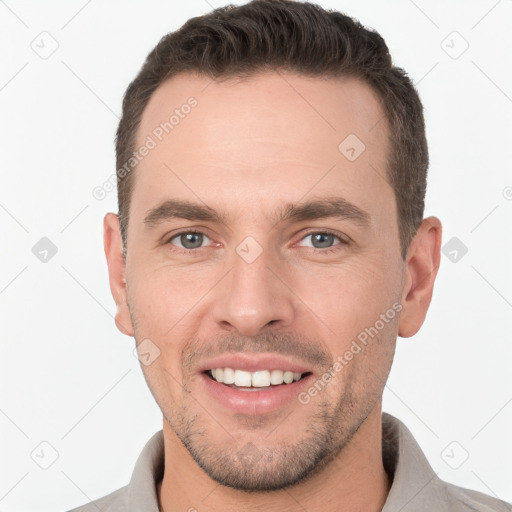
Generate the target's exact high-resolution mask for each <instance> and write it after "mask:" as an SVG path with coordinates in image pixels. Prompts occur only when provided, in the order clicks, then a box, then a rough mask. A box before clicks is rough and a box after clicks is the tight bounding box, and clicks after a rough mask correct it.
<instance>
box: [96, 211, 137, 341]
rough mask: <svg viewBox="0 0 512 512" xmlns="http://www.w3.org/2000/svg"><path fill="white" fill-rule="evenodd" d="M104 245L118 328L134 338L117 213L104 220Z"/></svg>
mask: <svg viewBox="0 0 512 512" xmlns="http://www.w3.org/2000/svg"><path fill="white" fill-rule="evenodd" d="M103 244H104V249H105V256H106V258H107V266H108V275H109V282H110V291H111V293H112V297H114V301H115V303H116V315H115V322H116V326H117V328H118V329H119V330H120V331H121V332H122V333H123V334H126V335H127V336H133V334H134V332H133V326H132V321H131V317H130V310H129V309H128V301H127V295H126V279H125V275H126V261H125V258H124V257H123V246H122V240H121V230H120V228H119V218H118V216H117V215H116V214H115V213H107V214H106V215H105V218H104V219H103Z"/></svg>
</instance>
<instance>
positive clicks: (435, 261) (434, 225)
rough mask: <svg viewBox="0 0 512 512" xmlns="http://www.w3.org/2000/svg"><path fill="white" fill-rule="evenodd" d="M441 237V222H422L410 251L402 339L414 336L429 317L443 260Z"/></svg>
mask: <svg viewBox="0 0 512 512" xmlns="http://www.w3.org/2000/svg"><path fill="white" fill-rule="evenodd" d="M441 238H442V225H441V221H440V220H439V219H438V218H437V217H428V218H426V219H423V222H422V223H421V225H420V227H419V228H418V231H417V232H416V235H415V236H414V237H413V239H412V241H411V244H410V246H409V250H408V251H407V257H406V261H405V270H404V271H405V276H404V285H403V289H402V307H403V309H402V312H401V314H400V323H399V326H398V335H399V336H401V337H402V338H409V337H410V336H414V335H415V334H416V333H417V332H418V331H419V329H420V327H421V326H422V324H423V322H424V320H425V317H426V316H427V310H428V307H429V306H430V301H431V299H432V292H433V290H434V281H435V279H436V276H437V271H438V269H439V264H440V261H441Z"/></svg>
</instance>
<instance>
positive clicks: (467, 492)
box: [444, 482, 512, 512]
mask: <svg viewBox="0 0 512 512" xmlns="http://www.w3.org/2000/svg"><path fill="white" fill-rule="evenodd" d="M444 485H445V490H446V498H447V504H448V505H449V506H450V507H449V508H450V510H452V507H453V510H460V511H461V512H462V511H464V512H466V511H468V512H470V511H471V512H474V511H476V512H512V505H511V504H510V503H507V502H505V501H502V500H500V499H498V498H494V497H493V496H489V495H487V494H484V493H482V492H478V491H474V490H473V489H466V488H465V487H459V486H457V485H454V484H450V483H448V482H444Z"/></svg>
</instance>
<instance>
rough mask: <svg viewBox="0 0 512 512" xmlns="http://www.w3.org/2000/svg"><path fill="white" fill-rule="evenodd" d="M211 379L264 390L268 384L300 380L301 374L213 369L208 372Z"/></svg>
mask: <svg viewBox="0 0 512 512" xmlns="http://www.w3.org/2000/svg"><path fill="white" fill-rule="evenodd" d="M210 371H211V373H212V377H213V378H214V379H215V380H216V381H217V382H223V383H224V384H234V385H235V386H244V387H251V386H252V387H255V388H264V387H267V386H270V384H274V385H278V384H283V382H284V383H286V384H290V383H291V382H293V381H297V380H299V379H300V378H301V376H302V374H301V373H296V372H290V371H283V370H260V371H257V372H246V371H244V370H233V369H232V368H214V369H213V370H210Z"/></svg>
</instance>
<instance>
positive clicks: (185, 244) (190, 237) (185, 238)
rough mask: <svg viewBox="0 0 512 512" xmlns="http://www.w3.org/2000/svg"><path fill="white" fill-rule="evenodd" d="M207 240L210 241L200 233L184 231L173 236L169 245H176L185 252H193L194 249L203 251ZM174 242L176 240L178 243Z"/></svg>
mask: <svg viewBox="0 0 512 512" xmlns="http://www.w3.org/2000/svg"><path fill="white" fill-rule="evenodd" d="M205 238H206V239H208V240H209V238H208V237H207V236H206V235H205V234H204V233H201V232H200V231H182V232H181V233H177V234H176V235H173V236H172V238H169V240H168V241H167V243H169V244H172V245H176V247H178V248H180V249H184V250H185V251H191V250H193V249H201V247H202V244H203V242H204V240H205ZM173 240H176V242H173Z"/></svg>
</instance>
